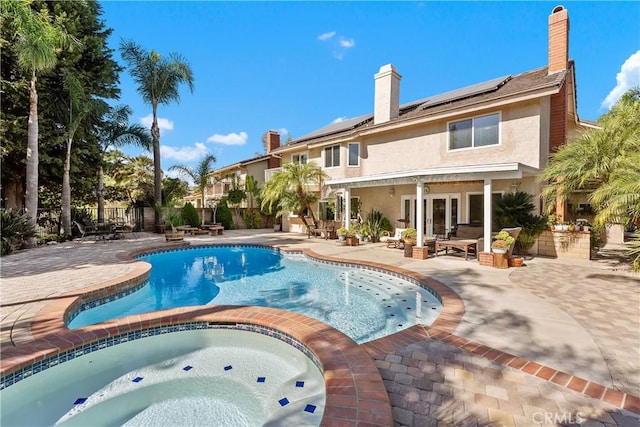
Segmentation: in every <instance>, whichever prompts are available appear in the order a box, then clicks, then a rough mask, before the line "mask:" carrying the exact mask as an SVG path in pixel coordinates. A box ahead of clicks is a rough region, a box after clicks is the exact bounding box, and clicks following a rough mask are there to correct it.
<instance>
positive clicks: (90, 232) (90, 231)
mask: <svg viewBox="0 0 640 427" xmlns="http://www.w3.org/2000/svg"><path fill="white" fill-rule="evenodd" d="M72 222H73V225H75V226H76V227H77V228H78V231H79V232H80V240H84V239H85V237H87V236H94V238H96V239H97V236H98V233H97V230H96V229H95V227H93V226H85V225H84V224H80V223H79V222H77V221H72Z"/></svg>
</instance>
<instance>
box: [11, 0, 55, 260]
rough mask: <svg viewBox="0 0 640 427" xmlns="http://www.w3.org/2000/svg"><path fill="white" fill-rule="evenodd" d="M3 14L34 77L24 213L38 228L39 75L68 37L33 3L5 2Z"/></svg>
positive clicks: (30, 241) (32, 240)
mask: <svg viewBox="0 0 640 427" xmlns="http://www.w3.org/2000/svg"><path fill="white" fill-rule="evenodd" d="M2 6H3V8H4V10H5V11H6V12H7V13H8V14H9V16H10V17H11V18H13V25H14V29H15V32H16V35H17V43H16V45H15V49H16V52H17V55H18V64H19V65H20V67H21V68H22V69H24V70H26V71H28V72H29V73H31V83H30V85H29V122H28V126H27V165H26V181H27V183H26V191H25V211H26V214H27V215H28V216H29V220H30V224H31V225H32V226H33V227H34V228H35V226H36V219H37V217H38V92H37V90H36V82H37V80H38V78H37V75H38V74H39V73H41V72H44V71H48V70H51V69H52V68H53V67H54V66H55V65H56V62H57V60H58V56H57V53H58V49H59V48H60V47H61V46H62V45H63V43H64V42H65V40H66V39H67V36H66V34H65V33H64V32H62V31H61V30H60V29H59V28H57V27H56V26H54V25H53V24H52V22H51V19H50V18H49V15H48V14H47V11H46V8H43V9H42V10H40V11H39V12H35V11H33V10H32V9H31V1H28V0H11V1H8V2H3V5H2ZM26 244H27V246H28V247H35V246H36V245H37V242H36V237H35V236H33V237H29V238H28V239H27V241H26Z"/></svg>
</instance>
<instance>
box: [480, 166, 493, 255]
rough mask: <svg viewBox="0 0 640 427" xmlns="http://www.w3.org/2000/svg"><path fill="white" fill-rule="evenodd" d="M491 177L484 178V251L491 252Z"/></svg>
mask: <svg viewBox="0 0 640 427" xmlns="http://www.w3.org/2000/svg"><path fill="white" fill-rule="evenodd" d="M491 210H492V209H491V179H490V178H485V180H484V235H483V237H484V248H482V250H483V251H484V252H491V223H492V222H493V218H492V217H491Z"/></svg>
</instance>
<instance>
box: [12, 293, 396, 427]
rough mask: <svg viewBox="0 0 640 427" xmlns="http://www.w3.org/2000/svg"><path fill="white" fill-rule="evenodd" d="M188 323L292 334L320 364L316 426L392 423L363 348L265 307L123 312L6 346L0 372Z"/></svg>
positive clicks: (312, 322)
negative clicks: (321, 400) (322, 397)
mask: <svg viewBox="0 0 640 427" xmlns="http://www.w3.org/2000/svg"><path fill="white" fill-rule="evenodd" d="M189 322H215V323H220V324H228V323H232V324H245V325H257V326H263V327H267V328H273V329H276V330H278V331H281V332H283V333H285V334H288V335H290V336H292V337H293V338H295V339H296V340H298V341H300V342H301V343H303V344H304V345H305V346H307V347H308V348H309V350H311V351H312V352H313V353H314V354H315V355H316V356H317V357H318V359H319V360H320V363H321V365H322V370H323V376H324V378H325V388H326V401H325V410H324V413H323V417H322V423H321V425H323V426H335V425H353V426H355V425H359V426H364V425H369V426H390V425H393V416H392V413H391V404H390V402H389V396H388V395H387V392H386V389H385V387H384V383H383V381H382V378H381V377H380V374H379V373H378V369H377V368H376V366H375V364H374V363H373V361H372V360H371V358H370V357H369V356H368V355H367V353H366V352H365V351H364V349H362V348H360V347H359V346H358V345H357V344H356V343H355V342H353V340H351V339H350V338H349V337H347V336H346V335H344V334H343V333H342V332H340V331H338V330H336V329H334V328H331V327H329V326H327V325H326V324H325V323H322V322H319V321H317V320H315V319H312V318H310V317H307V316H303V315H301V314H297V313H291V312H287V311H283V310H277V309H273V308H266V307H239V306H220V305H218V306H198V307H183V308H176V309H171V310H163V311H156V312H151V313H145V314H141V315H133V316H128V317H124V318H120V319H115V320H113V321H108V322H103V323H101V324H98V325H91V326H87V327H84V328H80V329H76V330H69V329H66V328H65V329H64V330H59V331H57V332H52V333H50V334H48V335H44V336H41V337H40V338H39V339H37V340H35V341H32V342H30V343H26V344H23V345H21V346H20V347H14V348H10V349H7V350H5V351H4V352H3V357H2V367H1V374H2V375H6V374H9V373H11V372H14V371H16V370H18V369H21V368H23V367H27V366H30V365H31V364H33V363H35V362H38V361H41V360H44V359H46V358H47V357H50V356H55V355H57V354H59V353H62V352H65V351H68V350H72V349H74V348H77V347H80V346H83V345H87V344H91V343H93V342H96V341H99V340H102V339H105V338H108V337H113V336H117V335H121V334H123V333H129V332H135V331H138V330H142V329H148V328H153V327H156V326H169V325H179V324H181V323H189Z"/></svg>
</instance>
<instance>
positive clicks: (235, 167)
mask: <svg viewBox="0 0 640 427" xmlns="http://www.w3.org/2000/svg"><path fill="white" fill-rule="evenodd" d="M271 157H274V155H273V154H262V155H260V156H257V157H252V158H250V159H247V160H241V161H239V162H236V163H233V164H231V165H227V166H223V167H221V168H219V169H215V170H212V171H211V172H209V175H219V174H221V173H225V172H226V173H228V172H229V171H235V170H239V169H242V168H243V167H244V166H246V165H250V164H252V163H258V162H261V161H264V160H268V159H269V158H271Z"/></svg>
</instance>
